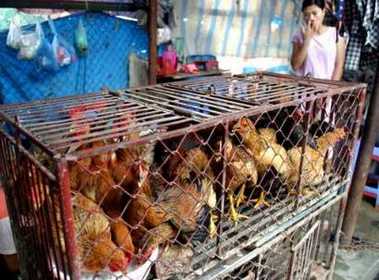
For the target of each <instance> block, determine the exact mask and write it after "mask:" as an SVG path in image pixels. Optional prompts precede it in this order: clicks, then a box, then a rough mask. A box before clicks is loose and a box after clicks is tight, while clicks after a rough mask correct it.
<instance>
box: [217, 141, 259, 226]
mask: <svg viewBox="0 0 379 280" xmlns="http://www.w3.org/2000/svg"><path fill="white" fill-rule="evenodd" d="M219 145H220V146H221V145H222V143H221V142H219ZM225 152H226V159H227V166H226V184H225V185H226V189H227V191H228V199H229V203H230V217H231V219H232V221H233V222H234V223H237V222H238V220H239V219H241V218H245V216H243V215H240V214H238V213H237V210H236V207H237V208H238V207H239V206H240V204H241V203H242V202H243V201H245V199H246V197H245V194H244V192H245V189H246V184H249V185H255V184H257V181H258V171H257V168H256V165H255V161H254V159H253V157H252V156H251V155H250V154H249V153H248V152H246V151H245V150H244V149H243V147H240V146H235V145H233V143H232V142H231V141H230V140H229V139H228V140H227V141H226V142H225ZM238 188H240V190H239V192H238V194H237V198H236V199H235V198H234V193H235V192H236V191H237V189H238Z"/></svg>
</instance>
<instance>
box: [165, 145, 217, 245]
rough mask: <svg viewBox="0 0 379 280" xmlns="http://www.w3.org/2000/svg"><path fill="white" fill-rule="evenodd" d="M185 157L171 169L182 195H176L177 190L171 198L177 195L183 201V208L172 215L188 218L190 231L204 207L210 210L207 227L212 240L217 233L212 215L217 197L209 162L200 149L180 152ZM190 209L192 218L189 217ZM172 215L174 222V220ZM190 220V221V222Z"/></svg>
mask: <svg viewBox="0 0 379 280" xmlns="http://www.w3.org/2000/svg"><path fill="white" fill-rule="evenodd" d="M182 153H183V156H184V157H185V159H184V161H181V162H180V163H179V164H178V165H177V166H176V167H175V168H173V170H174V171H173V174H174V176H171V177H172V178H173V177H174V178H175V179H176V180H177V184H178V185H179V186H182V188H183V189H182V191H183V193H181V194H178V193H177V189H176V190H175V189H174V190H173V191H172V194H171V195H172V196H175V195H177V196H178V197H179V198H181V199H183V203H185V204H186V206H187V209H186V208H185V207H180V208H178V209H176V210H175V209H174V213H179V214H180V215H179V218H180V217H187V218H188V217H189V218H190V219H189V221H190V224H192V226H191V228H192V230H184V229H183V228H182V229H181V230H184V231H185V232H186V231H193V230H195V229H196V226H197V221H198V219H199V218H200V216H201V212H202V210H203V207H204V206H207V207H209V209H210V211H209V212H210V219H209V225H208V233H209V236H210V237H211V238H214V237H215V235H216V232H217V227H216V225H215V223H216V215H214V214H213V211H214V209H215V208H216V204H217V197H216V193H215V191H214V186H213V182H214V180H215V178H214V174H213V170H212V167H211V162H210V160H209V158H208V156H207V155H206V153H205V152H204V151H203V150H202V149H201V148H200V147H196V148H192V149H190V150H189V151H187V152H182ZM191 209H192V211H193V212H192V214H193V215H192V216H191ZM175 217H176V216H175V215H174V218H173V219H174V220H175ZM191 219H192V220H191Z"/></svg>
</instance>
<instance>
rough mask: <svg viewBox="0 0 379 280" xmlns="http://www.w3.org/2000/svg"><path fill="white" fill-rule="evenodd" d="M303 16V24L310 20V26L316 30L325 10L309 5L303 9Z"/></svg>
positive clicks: (320, 23) (321, 21) (322, 19)
mask: <svg viewBox="0 0 379 280" xmlns="http://www.w3.org/2000/svg"><path fill="white" fill-rule="evenodd" d="M303 16H304V21H305V24H307V25H308V23H309V22H310V24H311V26H312V27H314V28H316V30H317V29H318V28H320V26H321V25H322V23H323V21H324V16H325V12H324V10H323V9H321V8H320V7H319V6H317V5H311V6H308V7H306V8H305V9H304V11H303Z"/></svg>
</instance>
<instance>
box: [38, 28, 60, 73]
mask: <svg viewBox="0 0 379 280" xmlns="http://www.w3.org/2000/svg"><path fill="white" fill-rule="evenodd" d="M35 62H36V64H37V71H39V70H46V71H50V72H55V71H58V70H59V65H58V62H57V60H56V59H55V54H54V50H53V46H52V45H51V43H50V42H49V40H47V38H46V37H45V35H44V33H43V31H42V33H41V45H40V47H39V49H38V51H37V55H36V59H35Z"/></svg>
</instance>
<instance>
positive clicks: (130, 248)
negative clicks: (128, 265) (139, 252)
mask: <svg viewBox="0 0 379 280" xmlns="http://www.w3.org/2000/svg"><path fill="white" fill-rule="evenodd" d="M111 232H112V240H114V242H115V243H116V245H117V246H118V247H119V248H121V249H122V250H123V251H124V253H125V255H127V256H130V257H131V256H132V255H133V254H134V253H135V247H134V244H133V240H132V237H131V235H130V230H129V228H128V226H127V225H126V222H125V221H124V220H123V219H122V218H121V217H118V218H116V219H115V221H113V222H112V223H111Z"/></svg>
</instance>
